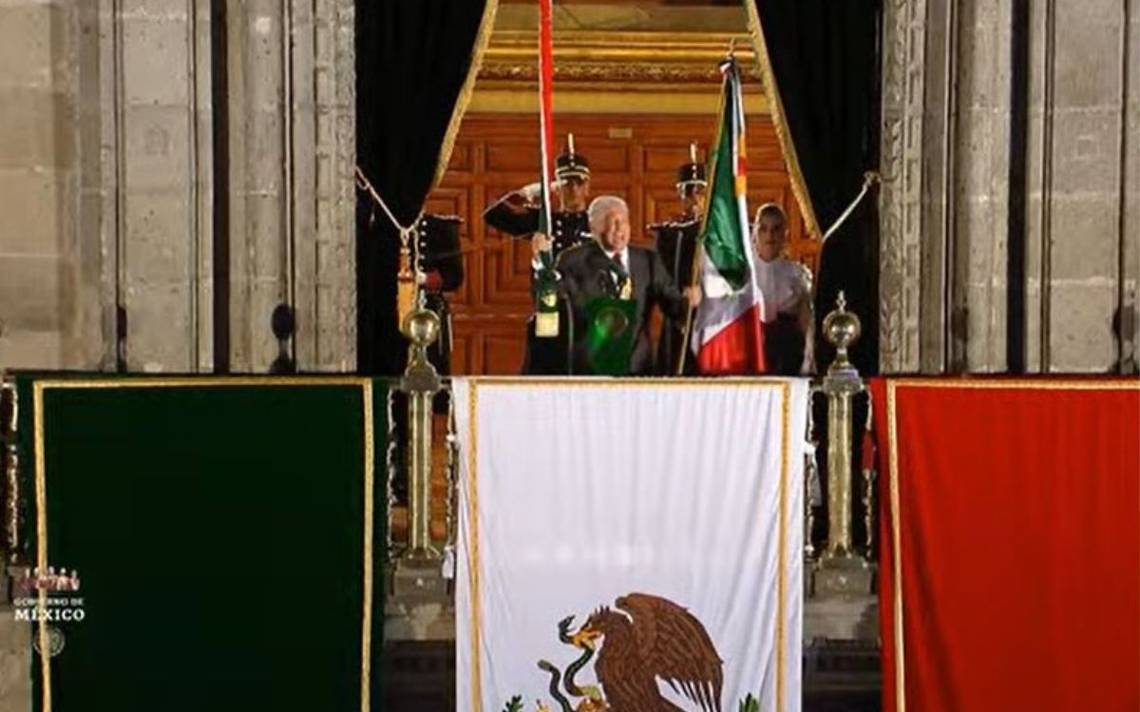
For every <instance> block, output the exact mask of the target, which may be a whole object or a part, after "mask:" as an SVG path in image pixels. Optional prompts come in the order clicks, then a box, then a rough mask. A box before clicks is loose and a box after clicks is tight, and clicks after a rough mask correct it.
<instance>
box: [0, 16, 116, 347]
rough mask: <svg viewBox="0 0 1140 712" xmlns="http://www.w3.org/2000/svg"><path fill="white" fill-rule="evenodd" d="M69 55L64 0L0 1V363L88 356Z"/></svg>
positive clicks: (70, 21)
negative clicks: (80, 344) (83, 338)
mask: <svg viewBox="0 0 1140 712" xmlns="http://www.w3.org/2000/svg"><path fill="white" fill-rule="evenodd" d="M78 56H79V32H78V12H77V10H76V8H75V7H74V6H73V5H72V4H71V3H69V2H62V1H61V2H43V1H42V0H12V1H11V2H5V3H3V4H0V67H3V69H2V70H0V106H3V107H4V108H3V111H0V211H2V213H3V215H4V219H3V224H2V225H0V274H2V275H3V278H0V367H32V368H61V367H85V366H88V365H90V364H91V363H92V361H94V362H96V363H97V362H98V348H97V347H96V348H95V349H94V353H88V352H85V350H84V349H81V348H77V344H76V340H77V337H78V335H79V334H82V333H84V331H85V325H84V324H82V323H81V318H82V315H81V314H80V309H79V304H78V302H79V299H80V294H79V292H80V290H79V289H78V284H77V281H78V278H79V275H80V269H81V264H82V259H81V256H82V255H81V251H82V247H83V246H82V245H81V244H80V241H79V240H78V236H77V219H78V216H77V211H76V210H75V205H76V203H77V202H78V198H79V175H80V152H79V148H80V147H79V139H80V137H79V135H78V132H77V130H76V127H77V122H76V116H77V113H78V106H79V103H80V96H79V77H78V70H79V67H78V61H77V60H78ZM96 264H98V263H97V262H96ZM96 332H98V329H96Z"/></svg>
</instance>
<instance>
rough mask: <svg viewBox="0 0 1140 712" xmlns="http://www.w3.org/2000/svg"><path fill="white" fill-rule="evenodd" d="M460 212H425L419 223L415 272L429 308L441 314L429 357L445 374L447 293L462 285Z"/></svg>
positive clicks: (448, 335)
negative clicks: (443, 213)
mask: <svg viewBox="0 0 1140 712" xmlns="http://www.w3.org/2000/svg"><path fill="white" fill-rule="evenodd" d="M462 222H463V220H462V219H460V218H459V216H457V215H424V216H423V217H422V218H420V222H419V224H418V225H416V245H415V251H414V253H413V254H414V255H415V259H416V265H415V273H416V280H417V282H418V283H419V285H420V288H421V289H423V290H424V301H425V305H426V306H427V308H428V309H430V310H432V311H433V312H435V313H436V314H437V315H438V316H439V322H440V331H439V338H437V339H436V340H435V342H434V343H432V345H431V346H430V347H429V348H428V360H429V361H431V363H432V365H433V366H435V369H436V371H438V372H439V373H440V374H442V375H447V374H450V373H451V338H452V337H451V306H450V305H449V304H448V302H447V297H446V296H445V295H444V292H454V291H455V290H457V289H459V287H460V286H461V285H462V284H463V255H462V250H461V249H460V247H459V226H460V225H461V224H462Z"/></svg>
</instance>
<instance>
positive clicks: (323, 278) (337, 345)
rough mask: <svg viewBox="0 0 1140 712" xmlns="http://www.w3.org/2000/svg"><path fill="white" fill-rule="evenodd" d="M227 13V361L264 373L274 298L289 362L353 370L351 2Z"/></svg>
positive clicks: (270, 1) (249, 5) (265, 5)
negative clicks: (284, 319)
mask: <svg viewBox="0 0 1140 712" xmlns="http://www.w3.org/2000/svg"><path fill="white" fill-rule="evenodd" d="M229 11H230V12H229V22H230V26H229V31H228V35H229V38H230V46H229V66H230V83H229V86H230V117H231V118H230V121H231V145H230V155H231V168H230V183H231V186H230V188H231V223H230V225H231V229H230V255H231V263H230V272H231V286H232V294H231V300H230V319H231V332H230V333H231V346H232V348H231V362H232V367H233V370H235V371H253V372H259V371H260V372H264V371H265V370H267V369H268V368H269V365H270V364H271V363H272V362H273V360H274V359H275V358H276V357H277V355H278V342H277V340H276V339H275V337H274V335H273V333H272V331H271V329H270V318H271V315H272V313H273V310H274V308H276V307H277V306H278V305H286V306H289V307H290V308H291V309H293V312H294V315H295V317H296V324H297V326H296V330H295V332H294V336H293V338H292V340H291V342H290V343H289V344H288V352H289V354H290V355H291V356H292V357H293V358H294V359H295V360H296V362H297V366H298V368H300V369H302V370H340V371H349V370H353V369H354V368H355V353H356V332H355V306H356V302H355V299H356V288H355V284H356V272H355V251H354V249H353V240H354V239H355V222H354V220H355V217H354V216H355V210H354V202H353V201H354V198H355V194H354V179H353V167H354V165H355V123H354V117H353V113H354V110H355V109H354V107H355V100H354V92H355V67H354V64H353V63H354V58H355V48H354V34H353V4H352V2H351V0H318V2H315V3H313V2H301V1H300V0H290V1H289V2H285V3H282V2H279V1H278V0H250V1H247V2H234V3H231V4H230V5H229Z"/></svg>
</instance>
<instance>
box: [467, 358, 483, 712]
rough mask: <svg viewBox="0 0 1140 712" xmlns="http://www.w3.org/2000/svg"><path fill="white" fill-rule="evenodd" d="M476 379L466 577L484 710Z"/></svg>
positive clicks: (477, 703) (475, 694)
mask: <svg viewBox="0 0 1140 712" xmlns="http://www.w3.org/2000/svg"><path fill="white" fill-rule="evenodd" d="M478 387H479V382H478V381H474V380H473V381H471V396H470V398H469V399H468V403H467V409H468V410H467V418H468V420H467V438H468V440H467V441H468V442H469V443H470V444H471V447H469V448H468V449H467V542H468V551H470V553H471V557H470V561H468V562H467V578H468V583H469V585H470V586H471V623H472V625H471V697H472V702H473V704H472V705H471V709H472V710H473V712H482V710H483V689H482V684H483V666H482V661H481V658H480V655H479V648H480V646H481V644H482V643H481V641H480V640H479V638H480V633H479V621H480V620H482V611H481V610H480V605H481V603H480V594H479V499H478V490H477V487H476V482H477V480H476V477H475V470H476V468H477V467H478V462H479V460H478V455H477V452H476V451H477V449H478V443H479V441H478V437H479V429H478V423H477V421H478V411H479V395H478Z"/></svg>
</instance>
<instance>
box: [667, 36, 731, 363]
mask: <svg viewBox="0 0 1140 712" xmlns="http://www.w3.org/2000/svg"><path fill="white" fill-rule="evenodd" d="M735 52H736V39H735V38H733V39H730V40H729V41H728V54H727V55H726V57H725V60H726V61H728V62H732V63H734V64H735V63H736V54H735ZM727 76H728V75H727V74H726V75H725V81H726V82H727ZM726 92H727V88H726V87H725V85H724V83H723V82H722V84H721V102H720V111H719V112H718V114H717V122H716V125H717V133H718V135H717V137H716V138H717V144H716V145H717V150H716V152H714V153H713V154H712V160H711V161H710V163H709V171H708V177H709V193H710V194H711V192H712V188H713V185H714V182H715V181H716V164H717V161H719V160H720V158H721V156H720V155H719V154H720V136H719V133H720V131H721V129H722V127H723V126H724V110H725V105H726V104H727V103H728V102H727V100H726V98H725V97H726ZM694 162H696V159H694ZM710 197H711V195H708V196H706V197H705V209H704V212H703V213H702V214H701V229H700V231H699V232H697V249H696V250H694V251H693V265H692V268H691V269H690V270H689V272H690V275H689V288H690V289H695V288H696V287H697V282H698V281H699V280H700V276H701V262H703V261H704V255H705V226H706V224H707V223H708V219H709V199H710ZM695 312H696V308H694V307H693V305H692V303H690V304H689V305H688V308H687V309H686V314H685V330H684V332H682V338H681V349H680V351H681V357H680V358H678V359H677V374H676V375H678V376H683V375H684V374H685V358H686V357H687V356H688V355H689V339H690V338H691V336H692V332H693V316H694V314H695Z"/></svg>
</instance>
